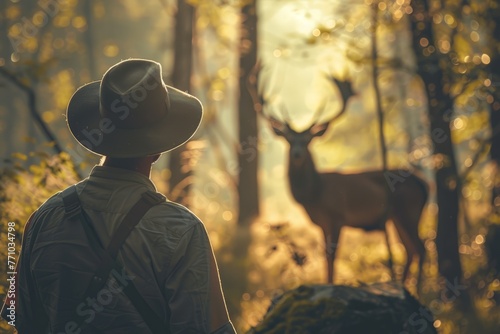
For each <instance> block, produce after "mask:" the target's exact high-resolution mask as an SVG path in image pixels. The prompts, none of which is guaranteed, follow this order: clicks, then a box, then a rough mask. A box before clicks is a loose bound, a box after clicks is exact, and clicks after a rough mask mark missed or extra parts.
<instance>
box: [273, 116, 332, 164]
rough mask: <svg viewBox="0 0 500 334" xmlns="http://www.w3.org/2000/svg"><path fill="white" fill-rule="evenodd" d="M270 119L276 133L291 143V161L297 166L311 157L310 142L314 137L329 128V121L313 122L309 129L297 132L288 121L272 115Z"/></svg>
mask: <svg viewBox="0 0 500 334" xmlns="http://www.w3.org/2000/svg"><path fill="white" fill-rule="evenodd" d="M269 121H270V123H271V127H272V129H273V131H274V133H275V134H276V135H278V136H281V137H283V138H285V139H286V141H287V142H288V144H290V163H291V164H293V165H296V166H299V165H302V164H303V163H304V161H305V160H306V159H308V158H309V157H310V153H309V149H308V146H309V143H310V142H311V140H312V139H313V138H314V137H320V136H322V135H323V134H324V133H325V132H326V130H327V129H328V125H329V124H330V123H329V122H326V123H321V124H313V125H311V126H310V127H309V128H308V129H307V130H305V131H302V132H297V131H295V130H294V129H292V128H291V127H290V125H289V124H288V122H284V123H282V122H280V121H278V120H276V119H275V118H272V117H270V118H269Z"/></svg>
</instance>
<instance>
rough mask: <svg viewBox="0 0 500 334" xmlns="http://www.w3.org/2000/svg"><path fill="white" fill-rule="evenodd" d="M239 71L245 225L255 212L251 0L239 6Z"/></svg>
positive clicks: (241, 221) (253, 13)
mask: <svg viewBox="0 0 500 334" xmlns="http://www.w3.org/2000/svg"><path fill="white" fill-rule="evenodd" d="M241 20H242V21H241V41H240V73H239V87H240V93H239V103H238V110H239V117H238V125H239V142H240V151H239V152H238V162H239V182H238V208H239V215H238V220H237V221H238V223H239V224H240V225H249V224H250V223H251V221H252V220H253V219H254V218H255V217H256V216H257V215H258V214H259V197H258V183H257V168H258V152H257V141H258V139H257V113H256V111H255V108H254V103H253V99H252V96H251V95H250V92H249V91H248V88H247V86H248V77H249V75H250V73H251V71H252V69H253V67H254V66H255V64H256V62H257V14H256V8H255V0H254V1H251V2H250V3H249V4H247V5H245V6H243V7H242V9H241Z"/></svg>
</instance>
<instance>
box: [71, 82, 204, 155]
mask: <svg viewBox="0 0 500 334" xmlns="http://www.w3.org/2000/svg"><path fill="white" fill-rule="evenodd" d="M100 83H101V81H94V82H91V83H88V84H86V85H84V86H82V87H80V88H79V89H78V90H77V91H76V92H75V93H74V94H73V96H72V97H71V100H70V102H69V105H68V110H67V117H66V120H67V123H68V127H69V129H70V131H71V133H72V135H73V136H74V137H75V139H76V140H77V141H78V142H79V143H80V144H82V145H83V146H84V147H85V148H86V149H88V150H89V151H91V152H93V153H95V154H98V155H105V156H109V157H115V158H134V157H143V156H149V155H155V154H159V153H162V152H167V151H170V150H173V149H174V148H176V147H178V146H180V145H182V144H183V143H185V142H186V141H188V140H189V139H190V138H191V137H192V136H193V135H194V133H195V132H196V130H197V129H198V127H199V126H200V123H201V118H202V114H203V108H202V105H201V103H200V101H199V100H198V99H197V98H195V97H194V96H192V95H189V94H186V93H184V92H182V91H180V90H178V89H176V88H174V87H171V86H168V85H166V86H165V88H166V89H167V91H168V94H169V99H170V108H169V110H168V112H167V113H166V116H165V117H163V118H162V119H161V120H159V121H158V122H155V123H153V124H150V125H149V126H146V127H142V128H140V129H123V128H118V127H116V125H115V124H112V122H111V121H110V120H109V119H108V120H106V121H103V119H102V116H101V114H100V112H99V92H100ZM159 107H164V108H167V106H166V105H165V106H159Z"/></svg>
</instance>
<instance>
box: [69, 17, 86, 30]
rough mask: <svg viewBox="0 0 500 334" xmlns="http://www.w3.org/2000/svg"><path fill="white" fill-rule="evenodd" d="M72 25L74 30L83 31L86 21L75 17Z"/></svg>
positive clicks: (83, 18)
mask: <svg viewBox="0 0 500 334" xmlns="http://www.w3.org/2000/svg"><path fill="white" fill-rule="evenodd" d="M72 25H73V27H75V28H76V29H83V28H85V26H86V25H87V20H85V17H83V16H77V17H75V18H74V19H73V22H72Z"/></svg>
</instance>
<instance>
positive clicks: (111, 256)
mask: <svg viewBox="0 0 500 334" xmlns="http://www.w3.org/2000/svg"><path fill="white" fill-rule="evenodd" d="M63 201H64V206H65V211H66V215H67V216H68V218H69V219H71V220H79V221H80V223H81V224H82V226H83V229H84V231H85V234H86V235H87V238H88V240H89V243H90V246H91V247H92V248H93V249H95V250H96V251H98V252H99V253H100V254H99V255H100V257H101V262H100V263H99V264H98V268H97V270H96V272H95V274H94V277H93V278H92V281H91V282H90V284H89V286H88V287H87V290H86V292H85V295H84V296H83V298H82V300H86V299H87V297H93V296H95V295H97V293H98V292H99V291H100V290H101V289H102V288H103V287H104V285H105V284H106V281H107V280H108V277H109V275H110V273H111V272H112V270H113V269H114V270H117V271H118V272H121V271H123V270H124V268H123V266H122V265H121V264H120V263H119V262H118V261H117V260H116V256H117V254H118V251H119V249H120V248H121V246H122V245H123V243H124V242H125V240H126V239H127V237H128V236H129V234H130V232H131V231H132V230H133V228H134V227H135V226H136V225H137V223H139V221H140V220H141V218H142V217H143V216H144V214H145V213H146V212H147V211H148V210H149V209H150V208H152V207H153V206H155V205H156V204H159V203H160V202H163V201H165V197H163V196H162V195H160V194H158V193H153V192H149V191H148V192H145V193H143V194H142V195H141V198H140V199H139V201H137V203H136V204H135V205H134V206H133V207H132V208H131V209H130V211H129V212H128V213H127V215H126V216H125V218H123V221H122V222H121V224H120V225H119V226H118V228H117V230H116V232H115V233H114V234H113V236H112V238H111V241H110V242H109V244H108V246H107V247H106V249H104V247H103V245H102V243H101V242H100V240H99V238H98V236H97V233H96V232H95V230H94V229H93V227H92V225H91V224H90V222H89V219H88V217H87V215H86V214H85V212H84V211H83V210H82V209H81V204H80V200H79V198H78V194H77V192H76V188H75V187H74V186H73V187H71V188H69V189H67V190H66V191H65V193H63ZM117 282H118V283H119V284H120V283H122V282H119V281H118V280H117ZM126 283H127V284H122V287H123V292H124V293H125V294H126V295H127V297H128V298H129V299H130V301H131V302H132V304H133V305H134V307H135V308H136V310H137V312H139V314H140V315H141V316H142V318H143V319H144V321H145V322H146V324H147V325H148V327H149V329H150V330H151V331H152V332H153V333H169V332H170V329H169V328H168V327H166V326H165V324H164V322H163V320H162V319H161V318H160V317H159V316H158V315H157V314H156V313H155V312H154V311H153V309H152V308H151V306H149V304H148V303H147V302H146V301H145V300H144V298H143V297H142V295H141V294H140V293H139V291H138V290H137V288H136V286H135V285H134V283H133V282H132V281H127V282H126ZM82 325H83V324H82Z"/></svg>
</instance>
